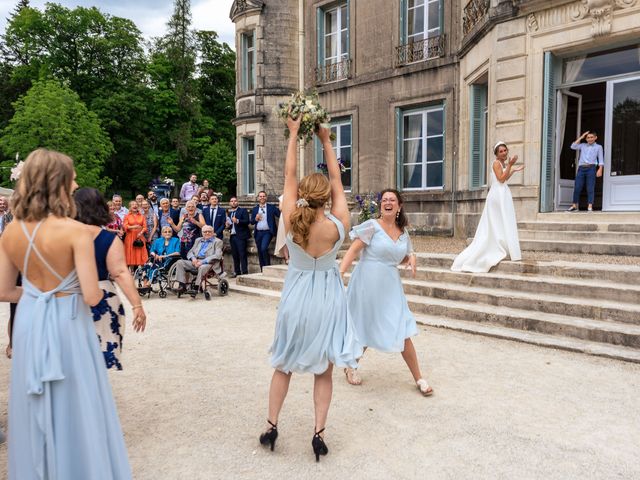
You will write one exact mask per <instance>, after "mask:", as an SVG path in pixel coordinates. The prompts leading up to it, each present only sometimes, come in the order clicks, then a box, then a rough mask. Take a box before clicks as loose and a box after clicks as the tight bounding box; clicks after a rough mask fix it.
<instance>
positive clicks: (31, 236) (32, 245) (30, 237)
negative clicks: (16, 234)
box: [20, 220, 64, 281]
mask: <svg viewBox="0 0 640 480" xmlns="http://www.w3.org/2000/svg"><path fill="white" fill-rule="evenodd" d="M42 222H43V220H40V221H39V222H38V223H37V224H36V227H35V228H34V229H33V233H31V234H29V230H27V226H26V225H25V223H24V222H23V221H21V222H20V225H21V226H22V231H23V232H24V234H25V236H26V237H27V240H29V245H28V246H27V251H26V252H25V254H24V263H23V265H22V274H23V276H25V277H26V276H27V267H28V266H29V257H30V256H31V251H34V252H35V253H36V255H37V256H38V258H39V259H40V261H41V262H42V263H43V264H44V266H45V267H47V269H48V270H49V271H50V272H51V273H52V274H53V275H55V277H56V278H57V279H58V280H60V281H62V280H64V277H63V276H61V275H60V274H59V273H58V272H56V271H55V270H54V269H53V267H52V266H51V265H50V264H49V262H47V260H46V259H45V258H44V256H43V255H42V254H41V253H40V250H38V247H36V244H35V243H34V242H35V239H36V234H37V233H38V230H39V229H40V227H41V226H42Z"/></svg>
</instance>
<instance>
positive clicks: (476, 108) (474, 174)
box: [469, 84, 487, 188]
mask: <svg viewBox="0 0 640 480" xmlns="http://www.w3.org/2000/svg"><path fill="white" fill-rule="evenodd" d="M486 105H487V86H486V85H484V84H481V85H471V89H470V108H469V109H470V120H471V122H470V127H469V130H470V133H471V135H470V142H469V147H470V148H469V150H470V152H469V160H470V164H469V188H480V187H482V185H483V183H484V169H485V164H486V159H485V152H486V139H485V138H484V137H485V125H484V123H485V118H484V109H485V107H486Z"/></svg>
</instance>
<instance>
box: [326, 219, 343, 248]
mask: <svg viewBox="0 0 640 480" xmlns="http://www.w3.org/2000/svg"><path fill="white" fill-rule="evenodd" d="M327 218H328V219H329V220H331V221H332V222H333V223H335V224H336V228H337V229H338V235H339V236H340V238H339V239H338V242H340V244H342V241H343V240H344V225H343V224H342V222H341V221H340V220H338V219H337V218H336V217H334V216H333V214H331V213H329V214H328V215H327ZM336 243H337V242H336Z"/></svg>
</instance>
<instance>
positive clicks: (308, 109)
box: [274, 92, 336, 145]
mask: <svg viewBox="0 0 640 480" xmlns="http://www.w3.org/2000/svg"><path fill="white" fill-rule="evenodd" d="M274 113H275V114H276V115H277V116H278V118H280V119H281V120H282V122H283V123H285V124H286V123H287V117H288V116H289V115H291V117H292V118H298V117H299V116H300V115H302V121H301V122H300V130H299V131H298V139H300V140H304V144H305V145H306V144H307V143H309V142H310V141H311V139H312V138H313V133H314V132H315V131H316V130H317V129H318V128H319V127H324V128H331V126H330V125H329V122H330V121H331V117H330V116H329V114H328V113H327V111H326V110H325V109H324V108H322V105H320V102H319V101H318V94H317V93H316V92H313V93H309V94H305V93H304V92H296V93H294V94H292V95H291V98H290V99H289V101H287V102H280V103H279V104H278V106H277V107H276V108H275V111H274ZM284 136H285V137H286V138H289V129H288V128H285V130H284ZM335 139H336V136H335V134H333V133H332V134H331V141H334V140H335Z"/></svg>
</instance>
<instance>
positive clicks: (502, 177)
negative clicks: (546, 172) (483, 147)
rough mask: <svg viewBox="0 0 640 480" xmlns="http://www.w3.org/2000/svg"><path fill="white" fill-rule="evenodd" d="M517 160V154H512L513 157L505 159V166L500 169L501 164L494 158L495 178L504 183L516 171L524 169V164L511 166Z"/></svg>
mask: <svg viewBox="0 0 640 480" xmlns="http://www.w3.org/2000/svg"><path fill="white" fill-rule="evenodd" d="M517 161H518V156H517V155H514V156H513V157H509V159H508V160H507V168H505V169H504V170H502V165H501V164H500V162H499V161H498V160H494V162H493V173H495V174H496V178H497V179H498V181H499V182H500V183H504V182H506V181H507V180H509V179H510V178H511V175H513V174H514V173H516V172H519V171H520V170H523V169H524V165H521V166H520V167H516V168H513V165H514V164H515V163H516V162H517Z"/></svg>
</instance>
